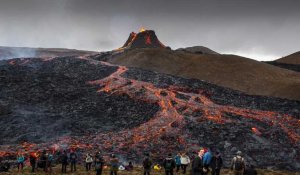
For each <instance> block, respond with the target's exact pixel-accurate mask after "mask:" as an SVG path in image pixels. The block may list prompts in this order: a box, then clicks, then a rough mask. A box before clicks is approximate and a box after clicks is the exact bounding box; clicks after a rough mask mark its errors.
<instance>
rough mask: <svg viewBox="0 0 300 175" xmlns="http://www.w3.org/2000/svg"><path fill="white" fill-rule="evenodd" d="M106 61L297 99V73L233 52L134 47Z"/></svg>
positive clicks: (299, 97)
mask: <svg viewBox="0 0 300 175" xmlns="http://www.w3.org/2000/svg"><path fill="white" fill-rule="evenodd" d="M108 61H110V62H111V63H114V64H120V65H125V66H129V67H138V68H142V69H146V70H151V71H156V72H161V73H166V74H171V75H175V76H180V77H184V78H195V79H200V80H205V81H208V82H211V83H214V84H217V85H220V86H224V87H229V88H232V89H236V90H240V91H243V92H246V93H248V94H252V95H266V96H274V97H280V98H288V99H296V100H300V74H299V73H297V72H293V71H289V70H285V69H281V68H278V67H276V66H272V65H269V64H266V63H262V62H258V61H255V60H251V59H247V58H244V57H239V56H235V55H213V54H202V55H199V54H189V53H182V52H177V51H171V50H164V49H134V50H129V51H127V52H124V53H122V54H118V55H115V56H112V57H110V58H109V59H108Z"/></svg>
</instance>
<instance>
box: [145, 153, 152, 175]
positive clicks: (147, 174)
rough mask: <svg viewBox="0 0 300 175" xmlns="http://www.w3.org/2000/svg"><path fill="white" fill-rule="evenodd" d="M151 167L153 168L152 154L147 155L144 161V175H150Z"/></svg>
mask: <svg viewBox="0 0 300 175" xmlns="http://www.w3.org/2000/svg"><path fill="white" fill-rule="evenodd" d="M151 167H152V160H151V158H150V154H148V153H146V154H145V158H144V160H143V168H144V175H150V173H151Z"/></svg>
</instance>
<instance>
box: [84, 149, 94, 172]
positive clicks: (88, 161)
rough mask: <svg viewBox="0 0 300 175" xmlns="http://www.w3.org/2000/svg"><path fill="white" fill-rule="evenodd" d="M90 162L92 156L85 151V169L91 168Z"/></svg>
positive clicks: (91, 161)
mask: <svg viewBox="0 0 300 175" xmlns="http://www.w3.org/2000/svg"><path fill="white" fill-rule="evenodd" d="M92 163H93V157H92V155H91V154H90V153H87V154H86V157H85V169H86V171H90V170H91V166H92Z"/></svg>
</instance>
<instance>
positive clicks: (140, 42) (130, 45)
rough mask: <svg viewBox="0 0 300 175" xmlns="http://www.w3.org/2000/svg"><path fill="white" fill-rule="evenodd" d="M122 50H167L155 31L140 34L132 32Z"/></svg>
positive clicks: (145, 31) (144, 31)
mask: <svg viewBox="0 0 300 175" xmlns="http://www.w3.org/2000/svg"><path fill="white" fill-rule="evenodd" d="M122 48H125V49H134V48H166V46H165V45H163V44H162V43H161V42H160V41H159V40H158V38H157V36H156V34H155V32H154V31H153V30H143V31H140V32H139V33H135V32H131V33H130V35H129V37H128V39H127V41H126V42H125V44H124V45H123V47H122Z"/></svg>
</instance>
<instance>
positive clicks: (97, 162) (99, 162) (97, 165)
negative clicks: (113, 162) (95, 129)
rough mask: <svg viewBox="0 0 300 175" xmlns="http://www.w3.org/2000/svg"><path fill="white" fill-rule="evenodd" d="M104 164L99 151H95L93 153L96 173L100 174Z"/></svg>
mask: <svg viewBox="0 0 300 175" xmlns="http://www.w3.org/2000/svg"><path fill="white" fill-rule="evenodd" d="M103 166H104V159H103V157H102V156H101V154H100V152H97V153H96V155H95V170H96V175H101V174H102V170H103Z"/></svg>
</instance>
